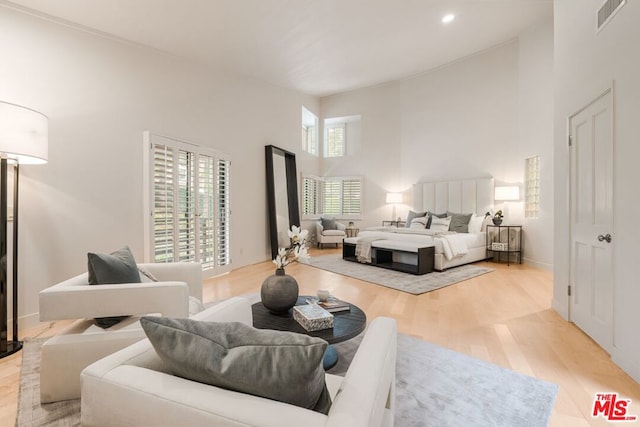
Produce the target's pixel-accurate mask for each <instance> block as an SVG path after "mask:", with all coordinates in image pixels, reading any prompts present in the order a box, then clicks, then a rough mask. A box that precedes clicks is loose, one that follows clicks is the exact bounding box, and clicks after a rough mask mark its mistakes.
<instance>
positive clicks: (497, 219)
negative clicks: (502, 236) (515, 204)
mask: <svg viewBox="0 0 640 427" xmlns="http://www.w3.org/2000/svg"><path fill="white" fill-rule="evenodd" d="M500 224H502V218H500V217H497V216H494V217H493V225H500Z"/></svg>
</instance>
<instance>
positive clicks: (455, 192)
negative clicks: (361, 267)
mask: <svg viewBox="0 0 640 427" xmlns="http://www.w3.org/2000/svg"><path fill="white" fill-rule="evenodd" d="M493 185H494V184H493V178H479V179H466V180H457V181H441V182H425V183H419V184H415V185H414V187H413V211H414V212H432V213H444V212H455V213H466V214H473V216H474V217H475V219H474V220H475V221H480V220H481V221H482V224H481V226H480V227H477V222H476V223H475V224H476V227H475V230H473V229H472V230H471V231H472V232H467V233H464V232H458V233H455V232H450V231H434V230H430V229H420V228H402V227H400V228H396V227H372V228H367V229H364V230H362V231H360V233H359V234H358V237H356V238H352V239H346V240H345V242H346V241H347V240H348V241H349V242H350V243H355V244H360V245H363V244H364V245H370V244H371V243H372V242H373V241H376V240H382V239H385V240H393V241H408V242H414V243H422V244H424V245H425V246H427V245H428V246H434V247H435V255H434V268H435V269H436V270H438V271H443V270H446V269H447V268H450V267H456V266H458V265H463V264H468V263H471V262H476V261H480V260H483V259H485V257H486V250H485V244H486V238H485V230H486V221H485V217H484V214H485V213H486V212H488V211H490V210H492V209H493ZM408 224H409V222H408ZM365 252H366V251H365ZM365 262H366V259H365Z"/></svg>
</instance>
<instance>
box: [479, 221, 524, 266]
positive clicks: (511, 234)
mask: <svg viewBox="0 0 640 427" xmlns="http://www.w3.org/2000/svg"><path fill="white" fill-rule="evenodd" d="M485 243H486V244H485V249H486V258H487V261H488V260H489V252H491V259H495V257H496V254H497V256H498V262H499V261H501V259H502V254H507V265H509V264H510V263H511V254H515V255H514V256H515V257H516V259H517V261H518V262H519V263H520V264H522V226H521V225H492V224H487V232H486V238H485Z"/></svg>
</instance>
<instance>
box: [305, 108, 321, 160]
mask: <svg viewBox="0 0 640 427" xmlns="http://www.w3.org/2000/svg"><path fill="white" fill-rule="evenodd" d="M302 150H303V151H306V152H308V153H310V154H313V155H314V156H317V155H318V117H317V116H316V115H315V114H313V113H312V112H311V111H309V110H307V109H306V108H304V107H302Z"/></svg>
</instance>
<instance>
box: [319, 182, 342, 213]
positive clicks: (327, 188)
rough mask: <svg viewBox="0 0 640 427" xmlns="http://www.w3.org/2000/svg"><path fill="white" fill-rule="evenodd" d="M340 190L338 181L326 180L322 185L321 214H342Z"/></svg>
mask: <svg viewBox="0 0 640 427" xmlns="http://www.w3.org/2000/svg"><path fill="white" fill-rule="evenodd" d="M341 193H342V188H341V185H340V181H338V180H326V181H324V183H323V202H322V205H323V206H322V207H323V213H324V214H332V215H339V214H340V213H342V212H341V211H342V209H341V196H342V194H341Z"/></svg>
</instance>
